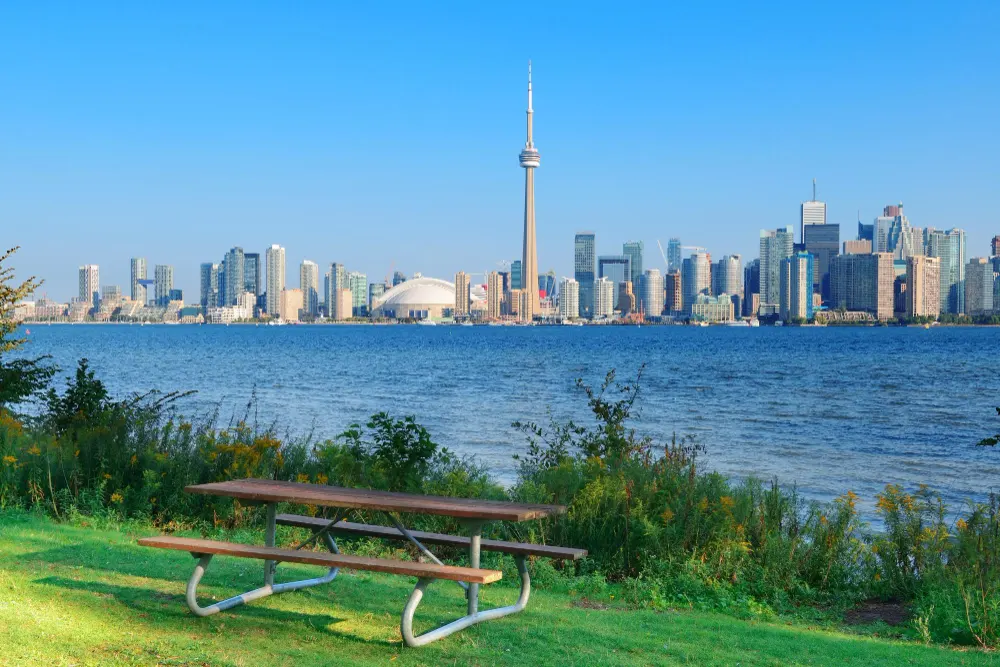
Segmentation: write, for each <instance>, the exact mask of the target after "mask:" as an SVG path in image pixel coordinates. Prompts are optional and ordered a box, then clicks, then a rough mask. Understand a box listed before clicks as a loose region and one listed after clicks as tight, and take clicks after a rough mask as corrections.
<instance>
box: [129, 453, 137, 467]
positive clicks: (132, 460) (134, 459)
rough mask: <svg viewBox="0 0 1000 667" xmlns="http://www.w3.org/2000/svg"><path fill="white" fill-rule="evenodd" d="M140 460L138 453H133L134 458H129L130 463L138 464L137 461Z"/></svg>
mask: <svg viewBox="0 0 1000 667" xmlns="http://www.w3.org/2000/svg"><path fill="white" fill-rule="evenodd" d="M138 462H139V457H138V455H136V454H133V455H132V458H131V459H129V463H130V464H131V465H135V464H136V463H138Z"/></svg>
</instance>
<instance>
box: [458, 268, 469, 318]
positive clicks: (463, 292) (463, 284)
mask: <svg viewBox="0 0 1000 667" xmlns="http://www.w3.org/2000/svg"><path fill="white" fill-rule="evenodd" d="M469 285H470V281H469V274H468V273H466V272H465V271H459V272H458V273H456V274H455V317H468V316H469V313H470V311H471V302H472V293H471V292H470V290H469Z"/></svg>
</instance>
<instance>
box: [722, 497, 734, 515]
mask: <svg viewBox="0 0 1000 667" xmlns="http://www.w3.org/2000/svg"><path fill="white" fill-rule="evenodd" d="M719 504H720V505H721V506H722V509H724V510H726V511H727V512H728V511H730V510H732V509H733V508H734V507H736V501H735V500H733V499H732V498H731V497H730V496H722V497H721V498H719Z"/></svg>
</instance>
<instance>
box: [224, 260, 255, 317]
mask: <svg viewBox="0 0 1000 667" xmlns="http://www.w3.org/2000/svg"><path fill="white" fill-rule="evenodd" d="M244 258H245V256H244V254H243V248H240V247H239V246H237V247H234V248H232V249H230V251H229V252H227V253H226V259H225V269H226V270H225V278H226V279H225V295H226V297H225V305H227V306H235V305H238V304H237V302H236V301H237V299H239V297H240V296H242V295H243V293H244V292H246V291H247V289H246V275H245V271H244ZM254 294H255V295H256V293H254Z"/></svg>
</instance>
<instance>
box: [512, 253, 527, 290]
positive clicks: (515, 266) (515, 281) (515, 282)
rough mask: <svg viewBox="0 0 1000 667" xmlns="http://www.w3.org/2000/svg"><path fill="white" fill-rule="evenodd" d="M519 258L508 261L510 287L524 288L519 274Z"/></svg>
mask: <svg viewBox="0 0 1000 667" xmlns="http://www.w3.org/2000/svg"><path fill="white" fill-rule="evenodd" d="M521 264H522V262H521V260H519V259H515V260H514V261H513V262H511V263H510V289H524V281H523V279H522V276H521Z"/></svg>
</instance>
